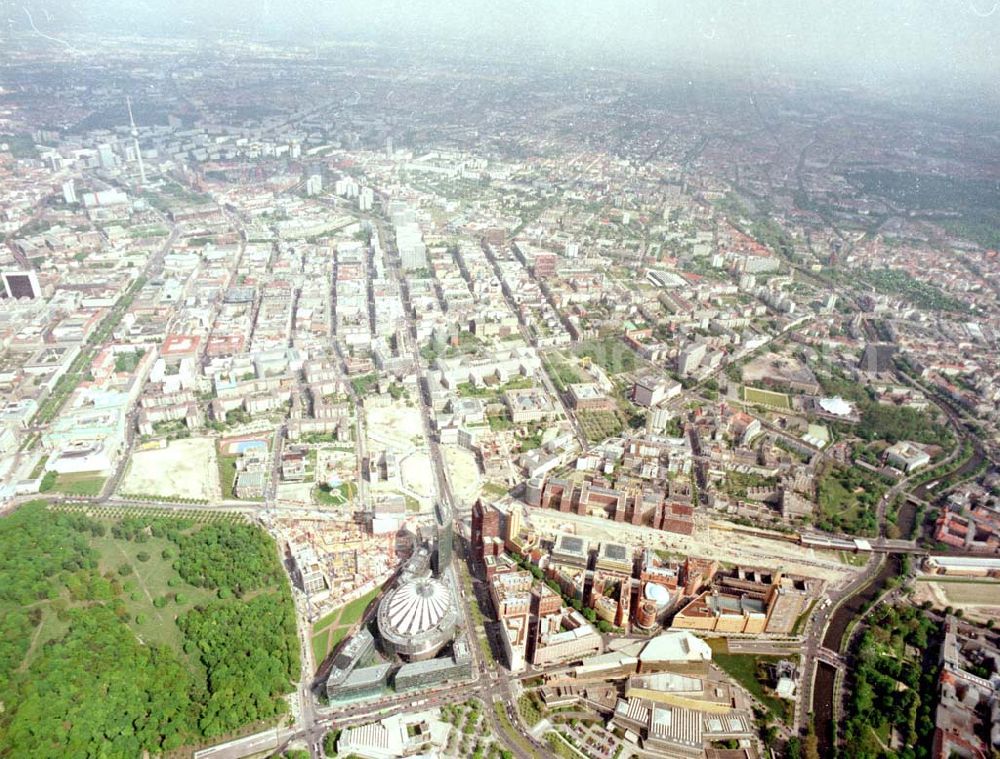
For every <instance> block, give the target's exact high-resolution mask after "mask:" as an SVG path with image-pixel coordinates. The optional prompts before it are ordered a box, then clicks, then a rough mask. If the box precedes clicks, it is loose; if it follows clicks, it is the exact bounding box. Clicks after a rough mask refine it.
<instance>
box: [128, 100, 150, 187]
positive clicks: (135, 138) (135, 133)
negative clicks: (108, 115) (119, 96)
mask: <svg viewBox="0 0 1000 759" xmlns="http://www.w3.org/2000/svg"><path fill="white" fill-rule="evenodd" d="M125 105H127V106H128V123H129V126H130V127H131V128H132V130H131V135H132V147H133V148H135V157H136V158H138V159H139V179H140V181H141V182H142V183H143V184H146V167H145V166H144V165H143V163H142V151H141V150H139V130H138V129H136V128H135V119H134V118H132V98H130V97H128V95H126V96H125Z"/></svg>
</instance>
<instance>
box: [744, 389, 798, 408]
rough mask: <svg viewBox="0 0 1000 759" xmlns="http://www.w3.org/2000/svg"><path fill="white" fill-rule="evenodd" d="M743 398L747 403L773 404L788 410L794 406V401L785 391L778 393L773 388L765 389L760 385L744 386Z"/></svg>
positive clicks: (775, 406)
mask: <svg viewBox="0 0 1000 759" xmlns="http://www.w3.org/2000/svg"><path fill="white" fill-rule="evenodd" d="M743 400H745V401H746V402H747V403H759V404H760V405H762V406H773V407H774V408H779V409H785V410H786V411H787V410H790V409H791V408H792V402H791V400H790V399H789V397H788V396H787V395H786V394H785V393H776V392H774V391H773V390H763V389H761V388H759V387H744V388H743Z"/></svg>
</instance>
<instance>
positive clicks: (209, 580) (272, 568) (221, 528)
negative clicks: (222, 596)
mask: <svg viewBox="0 0 1000 759" xmlns="http://www.w3.org/2000/svg"><path fill="white" fill-rule="evenodd" d="M178 543H179V545H180V556H179V557H178V561H177V571H178V572H180V575H181V577H183V578H184V579H185V580H187V581H188V582H189V583H191V584H192V585H194V586H196V587H201V588H230V589H231V590H232V591H233V592H234V593H236V594H237V595H243V594H244V593H246V592H248V591H251V590H256V589H257V588H260V587H263V586H264V585H269V584H271V583H274V582H276V581H277V580H278V578H279V576H280V574H281V566H280V564H279V563H278V559H277V556H276V555H275V552H274V544H273V543H272V542H271V539H270V538H269V537H268V536H267V534H266V533H264V532H263V531H262V530H261V529H259V528H257V527H253V526H251V525H244V524H240V525H231V524H230V525H209V526H207V527H202V528H201V529H200V530H198V531H197V532H195V533H193V534H191V535H185V536H182V537H180V538H179V539H178Z"/></svg>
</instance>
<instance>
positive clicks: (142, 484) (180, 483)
mask: <svg viewBox="0 0 1000 759" xmlns="http://www.w3.org/2000/svg"><path fill="white" fill-rule="evenodd" d="M118 490H119V493H120V494H122V495H153V496H161V497H164V498H197V499H200V500H206V501H211V500H217V499H219V498H220V493H221V490H220V487H219V468H218V465H217V464H216V457H215V441H214V440H213V439H211V438H204V437H194V438H187V439H185V440H174V441H172V442H170V443H169V444H168V445H167V447H166V448H159V449H152V450H147V451H137V452H136V453H133V454H132V460H131V461H130V462H129V465H128V471H127V472H126V473H125V477H124V478H123V479H122V483H121V485H120V486H119V488H118Z"/></svg>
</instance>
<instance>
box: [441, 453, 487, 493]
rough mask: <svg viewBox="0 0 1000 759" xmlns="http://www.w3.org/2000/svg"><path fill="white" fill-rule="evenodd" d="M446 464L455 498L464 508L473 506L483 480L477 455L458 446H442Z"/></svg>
mask: <svg viewBox="0 0 1000 759" xmlns="http://www.w3.org/2000/svg"><path fill="white" fill-rule="evenodd" d="M441 452H442V453H443V454H444V463H445V466H446V467H447V468H448V482H449V483H450V484H451V491H452V493H454V494H455V498H457V499H458V501H459V503H460V504H461V505H463V506H468V505H471V504H472V502H473V501H475V500H476V498H478V497H479V493H480V490H481V489H482V480H481V479H480V476H479V465H478V464H477V463H476V456H475V454H474V453H473V452H472V451H470V450H468V449H467V448H462V447H461V446H457V445H442V446H441Z"/></svg>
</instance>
